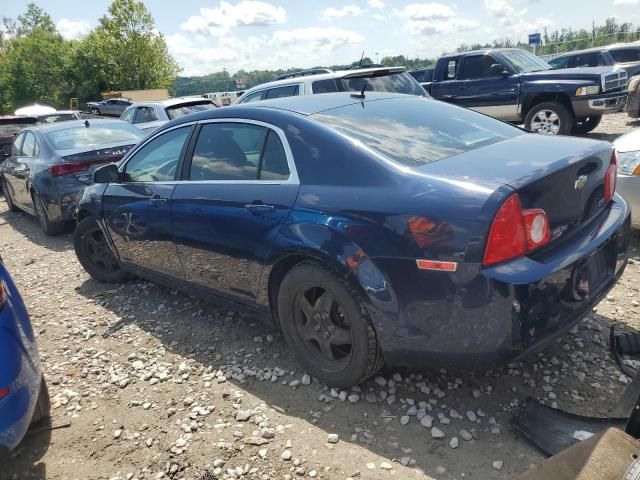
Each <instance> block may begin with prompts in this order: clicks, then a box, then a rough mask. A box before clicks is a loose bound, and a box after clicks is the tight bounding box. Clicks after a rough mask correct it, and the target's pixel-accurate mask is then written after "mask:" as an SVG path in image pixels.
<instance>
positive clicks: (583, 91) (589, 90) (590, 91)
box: [576, 85, 600, 97]
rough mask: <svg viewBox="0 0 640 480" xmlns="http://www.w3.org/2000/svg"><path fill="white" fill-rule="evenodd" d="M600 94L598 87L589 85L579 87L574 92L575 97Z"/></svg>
mask: <svg viewBox="0 0 640 480" xmlns="http://www.w3.org/2000/svg"><path fill="white" fill-rule="evenodd" d="M599 93H600V85H591V86H589V87H580V88H578V89H577V90H576V97H582V96H583V95H597V94H599Z"/></svg>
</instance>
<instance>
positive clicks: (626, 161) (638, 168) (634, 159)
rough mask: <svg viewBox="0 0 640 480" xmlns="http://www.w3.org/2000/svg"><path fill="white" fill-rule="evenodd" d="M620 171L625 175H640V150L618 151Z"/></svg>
mask: <svg viewBox="0 0 640 480" xmlns="http://www.w3.org/2000/svg"><path fill="white" fill-rule="evenodd" d="M616 158H617V159H618V171H619V172H620V173H623V174H625V175H640V150H636V151H635V152H616Z"/></svg>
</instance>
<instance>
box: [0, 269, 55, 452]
mask: <svg viewBox="0 0 640 480" xmlns="http://www.w3.org/2000/svg"><path fill="white" fill-rule="evenodd" d="M48 416H49V395H48V392H47V385H46V384H45V382H44V378H43V376H42V370H41V369H40V358H39V356H38V348H37V346H36V340H35V337H34V335H33V329H32V328H31V322H30V321H29V315H28V314H27V310H26V308H25V306H24V303H23V301H22V298H21V297H20V293H19V292H18V290H17V289H16V286H15V284H14V283H13V281H12V280H11V277H10V276H9V273H8V272H7V270H6V269H5V267H4V265H3V264H2V259H0V459H1V458H2V457H3V456H4V455H5V454H6V453H7V452H8V451H10V450H12V449H13V448H15V447H16V446H17V445H18V444H19V443H20V441H21V440H22V438H23V437H24V434H25V433H26V431H27V429H28V428H29V425H30V424H31V423H33V422H36V421H39V420H43V419H44V418H46V417H48Z"/></svg>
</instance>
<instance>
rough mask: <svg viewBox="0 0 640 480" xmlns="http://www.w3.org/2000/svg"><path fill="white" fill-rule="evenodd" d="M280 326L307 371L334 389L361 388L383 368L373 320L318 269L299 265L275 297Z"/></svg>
mask: <svg viewBox="0 0 640 480" xmlns="http://www.w3.org/2000/svg"><path fill="white" fill-rule="evenodd" d="M278 313H279V320H280V325H281V327H282V331H283V334H284V337H285V339H286V340H287V344H288V345H289V347H290V348H291V349H292V350H293V352H294V354H295V355H296V357H297V358H298V360H299V361H300V362H301V363H302V364H303V365H304V367H305V368H306V370H307V371H308V372H309V373H310V374H311V375H313V376H314V377H316V378H318V379H319V380H321V381H323V382H325V383H328V384H330V385H335V386H337V387H349V386H352V385H357V384H359V383H362V382H363V381H364V380H366V379H367V378H369V377H370V376H371V375H373V374H374V373H375V372H376V371H377V370H379V369H380V367H381V366H382V361H383V358H382V352H381V350H380V347H379V345H378V340H377V336H376V332H375V329H374V327H373V324H372V322H371V319H370V317H369V315H368V313H367V311H366V309H365V307H364V305H363V304H362V301H361V300H360V299H359V297H358V296H357V294H356V293H355V292H354V291H353V290H352V289H351V288H350V286H349V285H348V284H347V282H346V281H345V280H343V279H341V278H340V277H338V276H336V275H334V274H333V273H332V272H330V271H329V270H327V269H326V268H325V267H324V266H322V265H320V264H318V263H311V262H310V263H302V264H299V265H297V266H295V267H293V269H292V270H291V271H290V272H289V273H288V274H287V275H286V276H285V278H284V279H283V281H282V284H281V285H280V289H279V293H278Z"/></svg>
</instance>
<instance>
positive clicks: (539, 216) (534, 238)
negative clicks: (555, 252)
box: [522, 208, 551, 251]
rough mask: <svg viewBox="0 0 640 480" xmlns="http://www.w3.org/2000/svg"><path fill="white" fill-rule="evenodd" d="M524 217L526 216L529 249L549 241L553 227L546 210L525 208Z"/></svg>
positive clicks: (525, 227) (525, 229) (525, 230)
mask: <svg viewBox="0 0 640 480" xmlns="http://www.w3.org/2000/svg"><path fill="white" fill-rule="evenodd" d="M522 217H523V218H524V233H525V236H526V237H527V251H531V250H534V249H536V248H538V247H541V246H543V245H544V244H546V243H549V240H551V228H549V219H548V218H547V214H546V213H545V211H544V210H542V209H540V208H532V209H530V210H524V211H523V212H522Z"/></svg>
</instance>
